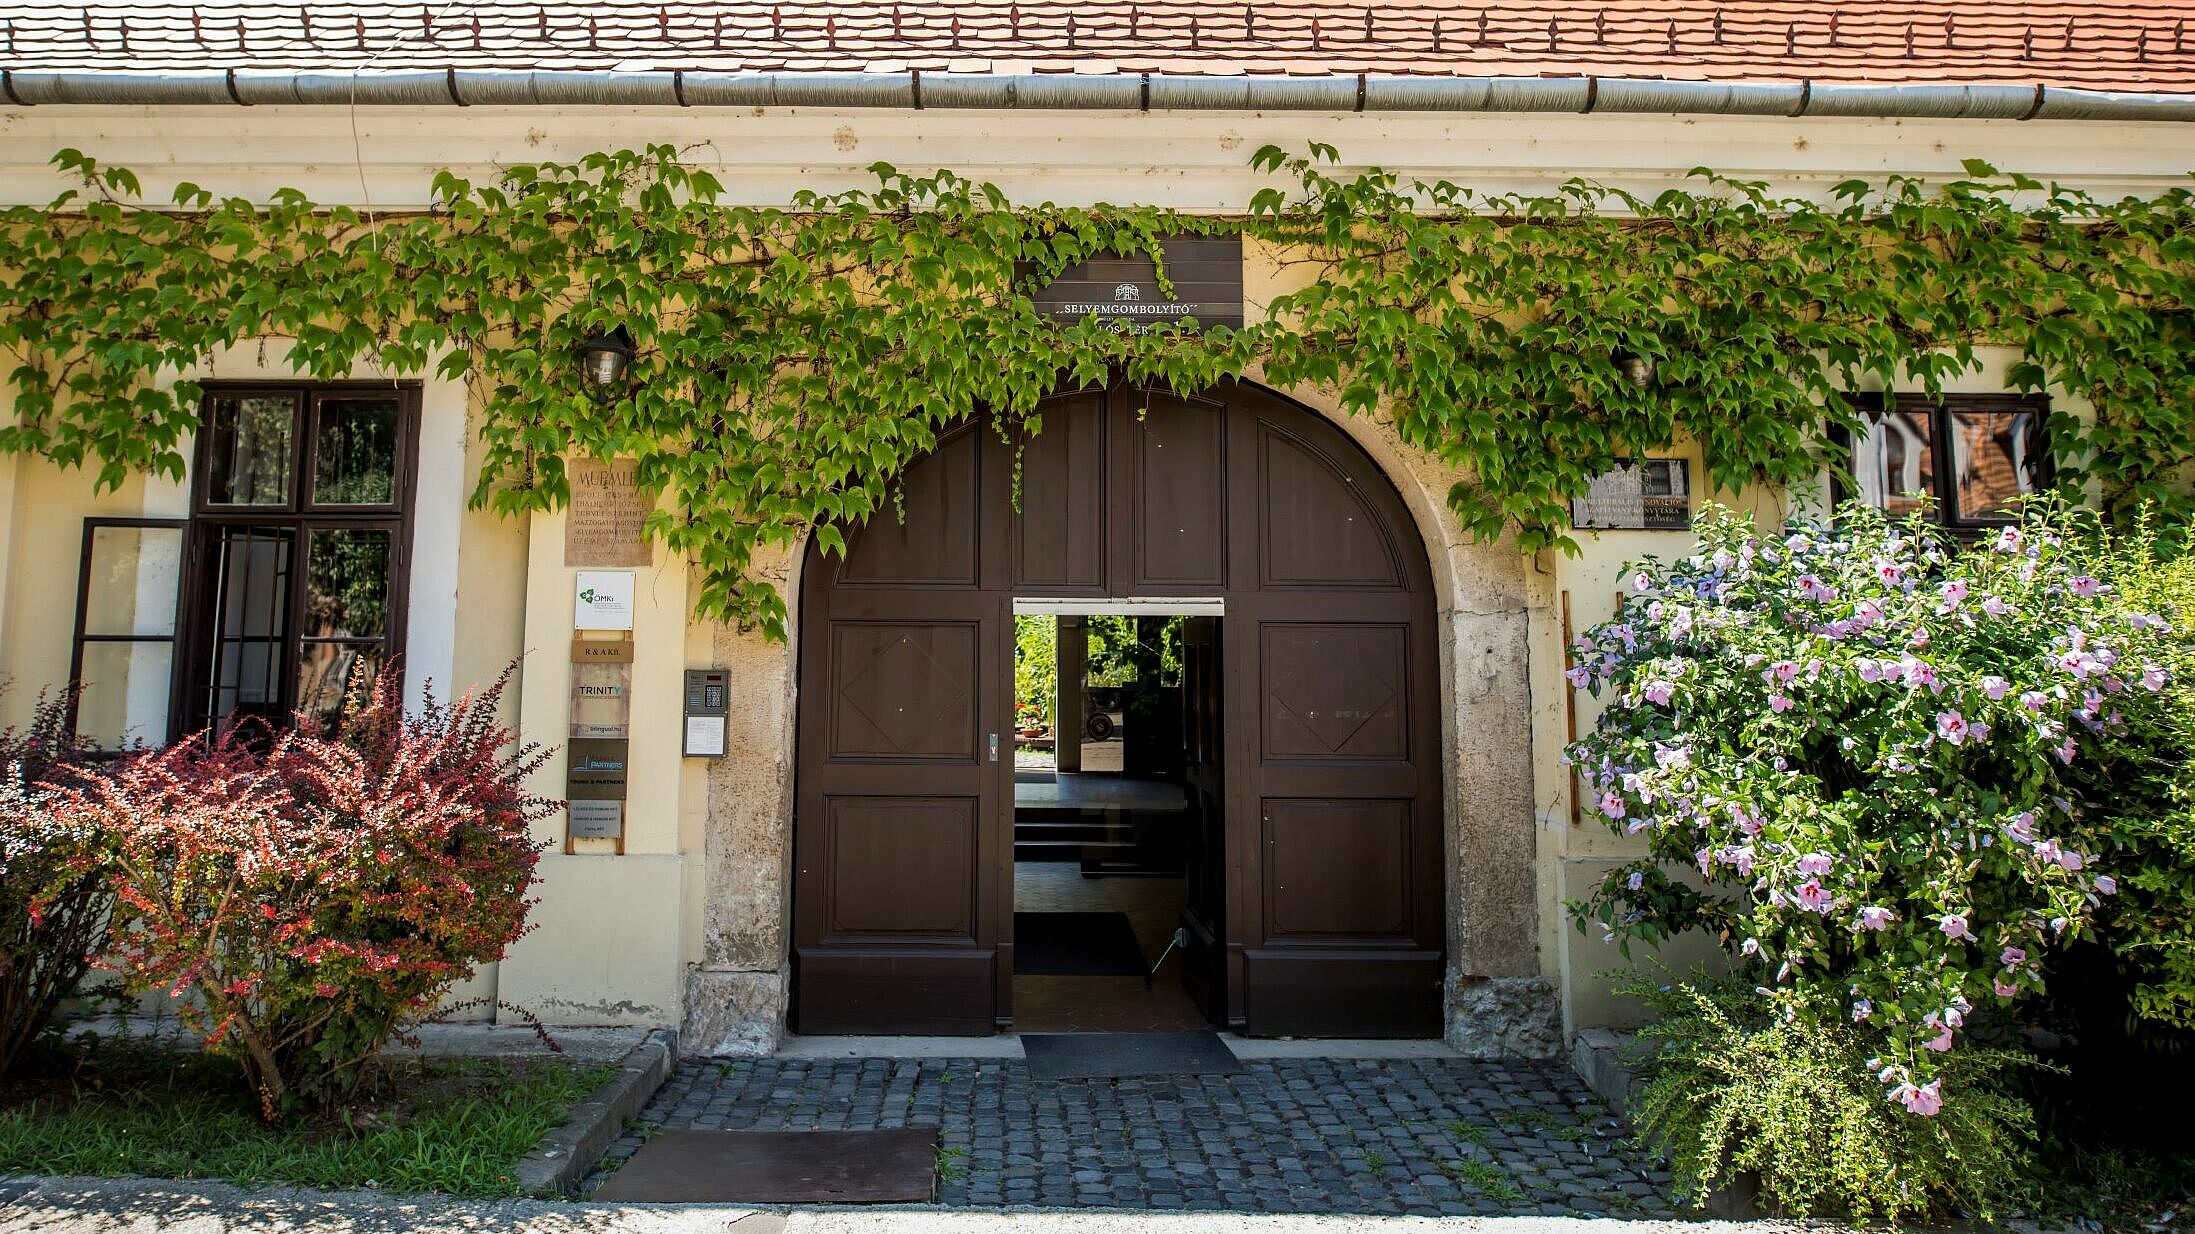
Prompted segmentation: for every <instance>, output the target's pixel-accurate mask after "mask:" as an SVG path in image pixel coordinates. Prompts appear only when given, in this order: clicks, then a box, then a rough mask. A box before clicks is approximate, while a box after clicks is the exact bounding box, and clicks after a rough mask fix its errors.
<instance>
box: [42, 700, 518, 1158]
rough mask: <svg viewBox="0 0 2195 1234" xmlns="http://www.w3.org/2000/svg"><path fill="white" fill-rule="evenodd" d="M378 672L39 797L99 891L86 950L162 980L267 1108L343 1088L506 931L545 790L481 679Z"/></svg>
mask: <svg viewBox="0 0 2195 1234" xmlns="http://www.w3.org/2000/svg"><path fill="white" fill-rule="evenodd" d="M506 676H507V674H506ZM392 678H393V674H391V675H384V677H383V679H382V684H380V685H378V686H377V687H376V688H375V690H374V692H373V694H372V696H371V697H370V698H368V699H366V700H364V701H363V703H362V705H359V706H358V707H357V708H356V709H355V710H354V711H353V712H352V714H350V715H349V716H347V717H346V720H345V723H344V725H343V727H342V729H341V731H340V732H339V733H336V734H333V735H327V734H319V733H314V732H309V731H291V732H286V733H283V734H280V735H277V736H273V737H271V738H269V739H267V740H265V741H262V742H259V743H256V745H255V744H253V743H247V742H243V741H239V740H235V739H223V740H209V739H207V738H205V737H198V738H192V739H190V740H187V741H184V742H182V743H179V744H177V745H175V746H173V747H170V748H169V749H166V750H163V751H158V752H154V753H149V754H145V755H142V756H140V757H137V758H134V759H131V760H128V761H126V762H124V763H121V764H120V765H118V766H116V767H114V768H112V769H111V770H108V771H105V772H101V773H97V774H91V775H87V776H85V777H84V778H83V780H82V782H81V783H77V784H73V785H65V786H60V787H59V788H58V790H57V791H56V792H55V793H54V794H53V796H52V799H51V804H52V815H53V819H54V821H55V825H57V826H61V827H67V828H71V829H74V830H76V831H78V832H80V833H82V834H85V835H88V836H91V837H94V838H95V841H96V851H95V852H94V853H93V854H92V855H91V856H90V857H88V858H87V859H86V861H85V866H86V868H88V869H91V870H94V871H96V872H98V873H99V874H100V876H101V877H103V878H104V879H105V880H106V882H107V884H108V886H109V888H110V889H111V891H112V893H113V895H114V897H115V922H114V929H113V933H112V937H111V940H110V942H109V944H108V948H107V951H106V953H105V955H104V957H103V963H105V964H107V965H109V966H111V967H112V968H114V969H115V970H116V971H117V972H119V973H120V974H121V977H122V979H123V981H124V982H125V984H126V985H127V986H128V987H129V988H130V989H131V990H132V991H133V992H147V991H150V992H158V993H162V994H165V995H167V996H169V997H171V998H173V999H174V1000H175V1004H176V1007H177V1010H178V1014H179V1015H180V1016H181V1018H182V1019H183V1020H184V1022H185V1023H186V1024H188V1025H189V1026H191V1028H192V1029H193V1030H194V1031H196V1032H198V1033H200V1034H201V1035H202V1037H203V1039H204V1043H205V1046H206V1048H207V1049H208V1050H210V1051H213V1052H216V1053H219V1054H223V1055H227V1056H229V1057H232V1058H234V1059H235V1060H236V1062H237V1063H238V1065H239V1066H240V1067H241V1068H242V1070H243V1074H244V1077H245V1079H246V1081H247V1082H248V1083H249V1085H250V1087H251V1089H252V1091H253V1093H254V1094H255V1095H256V1096H257V1098H258V1100H259V1102H260V1106H261V1110H262V1112H263V1114H264V1115H265V1117H267V1118H268V1120H269V1121H274V1120H276V1119H279V1118H280V1117H281V1116H282V1115H283V1114H285V1113H286V1112H288V1111H290V1110H292V1109H294V1108H296V1107H298V1106H301V1105H304V1106H320V1105H326V1104H329V1103H334V1102H340V1101H343V1100H345V1099H347V1098H349V1097H350V1096H351V1095H353V1094H354V1093H355V1092H356V1091H357V1090H358V1088H359V1087H360V1086H361V1085H362V1084H363V1083H364V1082H365V1081H366V1080H367V1079H368V1078H369V1077H370V1075H371V1069H372V1063H373V1062H374V1060H375V1058H376V1056H377V1055H378V1054H379V1052H380V1050H381V1049H382V1047H383V1046H384V1045H385V1044H387V1043H388V1041H389V1040H391V1038H392V1037H394V1036H395V1035H396V1034H397V1033H399V1032H400V1031H402V1030H403V1029H404V1028H405V1026H406V1025H408V1024H409V1023H412V1022H414V1021H416V1020H418V1019H419V1018H421V1017H422V1016H424V1015H425V1014H426V1013H428V1012H429V1011H430V1010H431V1009H432V1008H433V1007H434V1005H435V1004H436V1002H437V1001H438V1000H439V999H440V998H441V997H442V996H443V995H444V994H445V993H446V992H447V991H448V990H449V989H450V987H451V986H452V985H454V984H455V983H457V982H458V981H461V980H463V979H465V978H466V977H469V976H470V975H471V974H472V972H473V967H474V966H475V965H477V964H480V963H484V962H488V961H492V960H495V959H498V958H500V957H501V956H502V954H503V950H504V948H505V947H506V946H508V945H509V944H510V943H511V942H512V941H513V940H515V939H517V938H518V937H519V936H520V935H521V934H522V933H524V931H525V928H526V910H527V907H528V905H529V904H530V903H531V901H530V900H528V899H527V890H528V888H529V887H530V886H531V885H532V883H533V879H534V865H535V862H536V860H537V859H538V855H539V854H538V851H537V849H536V846H535V845H534V843H533V841H532V840H531V838H530V837H529V835H528V825H529V824H530V823H531V822H532V821H533V820H535V819H536V818H539V817H542V816H543V815H544V813H545V811H546V810H547V809H548V808H549V803H546V802H543V801H540V800H538V799H536V798H533V797H531V796H530V795H528V794H527V792H526V791H525V789H524V788H523V787H522V782H523V779H524V777H525V776H526V775H527V774H529V773H530V772H531V771H532V770H533V769H534V767H535V766H536V765H537V764H538V759H539V756H538V753H537V752H536V751H535V750H533V749H531V748H518V747H515V746H514V743H513V740H512V736H511V734H510V732H509V731H508V730H507V729H505V728H504V727H502V726H501V725H500V724H499V723H497V721H496V719H495V708H496V700H497V697H498V695H499V694H500V692H501V689H502V684H503V683H502V682H500V681H499V682H498V683H496V685H495V686H494V687H493V688H491V689H489V690H488V691H486V692H485V693H483V694H480V695H478V696H468V697H466V698H464V699H461V700H459V701H458V702H457V703H455V704H453V705H450V706H448V707H439V706H430V707H429V708H428V709H427V710H426V712H425V713H424V714H422V715H418V716H413V717H406V716H405V715H404V714H403V713H402V709H401V704H400V701H399V700H398V698H397V697H396V695H395V692H394V687H393V685H392V684H390V682H391V680H392Z"/></svg>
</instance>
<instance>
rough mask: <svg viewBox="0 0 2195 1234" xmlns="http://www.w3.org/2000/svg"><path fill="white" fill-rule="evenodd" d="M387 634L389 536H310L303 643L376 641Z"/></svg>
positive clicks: (341, 532)
mask: <svg viewBox="0 0 2195 1234" xmlns="http://www.w3.org/2000/svg"><path fill="white" fill-rule="evenodd" d="M388 632H389V533H388V531H387V530H385V529H380V528H375V529H370V530H363V531H351V530H329V529H322V530H319V531H315V532H313V533H312V560H311V565H310V567H309V568H308V570H307V586H306V592H305V628H304V629H302V630H300V631H298V634H299V636H300V637H303V638H354V639H369V638H370V639H377V638H380V637H381V636H383V635H385V634H387V633H388Z"/></svg>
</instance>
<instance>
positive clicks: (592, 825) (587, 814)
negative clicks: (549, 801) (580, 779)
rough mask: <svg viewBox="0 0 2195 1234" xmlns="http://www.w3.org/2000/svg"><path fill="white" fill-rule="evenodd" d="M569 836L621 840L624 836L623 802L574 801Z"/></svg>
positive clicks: (584, 838)
mask: <svg viewBox="0 0 2195 1234" xmlns="http://www.w3.org/2000/svg"><path fill="white" fill-rule="evenodd" d="M570 805H571V811H572V825H571V832H570V834H571V838H572V839H574V840H621V839H623V838H625V803H624V802H622V801H574V802H571V803H570Z"/></svg>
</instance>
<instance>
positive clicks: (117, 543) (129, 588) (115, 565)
mask: <svg viewBox="0 0 2195 1234" xmlns="http://www.w3.org/2000/svg"><path fill="white" fill-rule="evenodd" d="M188 529H189V523H187V522H186V521H185V520H183V519H179V518H173V519H164V518H88V519H85V520H84V555H83V559H82V565H81V567H80V568H79V570H78V572H77V576H76V642H75V645H74V647H73V648H72V650H71V652H70V655H69V680H70V681H72V682H78V683H81V685H82V691H81V692H80V693H79V694H78V695H77V697H76V705H75V708H74V711H73V715H72V719H73V721H74V723H75V726H76V731H77V733H78V734H79V735H81V736H83V737H85V738H88V739H89V740H91V741H92V742H94V743H95V744H97V745H98V746H99V748H101V749H103V750H125V749H129V748H131V747H133V746H141V745H159V744H161V743H163V742H165V741H167V740H168V739H169V737H170V736H171V734H172V731H173V728H174V715H173V714H172V712H173V706H172V704H173V700H174V691H175V670H176V668H177V665H178V663H179V661H178V659H177V656H176V639H177V631H178V625H177V619H178V613H177V602H178V599H179V598H180V595H181V591H182V581H183V559H184V550H185V547H186V544H187V540H188Z"/></svg>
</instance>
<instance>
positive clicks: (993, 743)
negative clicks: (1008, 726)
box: [991, 733, 998, 763]
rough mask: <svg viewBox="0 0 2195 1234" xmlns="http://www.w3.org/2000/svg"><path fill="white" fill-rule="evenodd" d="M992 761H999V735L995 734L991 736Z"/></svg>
mask: <svg viewBox="0 0 2195 1234" xmlns="http://www.w3.org/2000/svg"><path fill="white" fill-rule="evenodd" d="M991 761H992V762H994V763H995V762H997V761H998V734H997V733H993V734H991Z"/></svg>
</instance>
